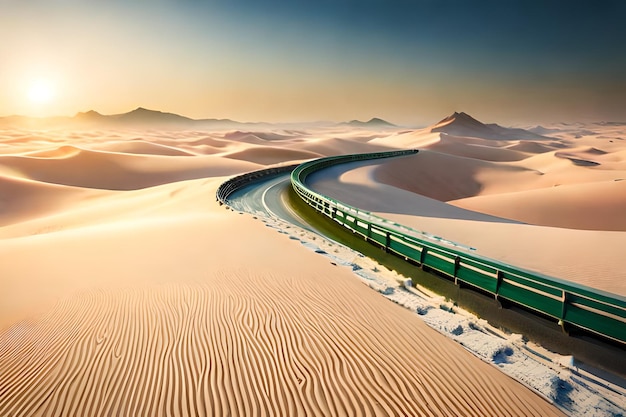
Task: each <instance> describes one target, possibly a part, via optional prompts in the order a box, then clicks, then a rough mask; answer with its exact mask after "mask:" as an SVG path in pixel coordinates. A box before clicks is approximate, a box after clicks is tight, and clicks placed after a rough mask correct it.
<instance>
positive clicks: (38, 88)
mask: <svg viewBox="0 0 626 417" xmlns="http://www.w3.org/2000/svg"><path fill="white" fill-rule="evenodd" d="M54 95H55V91H54V88H53V86H52V84H51V83H50V82H48V81H45V80H37V81H35V82H33V83H32V84H31V85H30V87H29V88H28V100H29V101H30V102H31V103H34V104H46V103H49V102H51V101H52V99H54Z"/></svg>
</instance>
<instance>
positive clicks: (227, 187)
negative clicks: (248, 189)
mask: <svg viewBox="0 0 626 417" xmlns="http://www.w3.org/2000/svg"><path fill="white" fill-rule="evenodd" d="M297 166H298V164H295V165H287V166H282V167H274V168H267V169H262V170H260V171H253V172H248V173H246V174H241V175H237V176H236V177H233V178H231V179H229V180H228V181H226V182H223V183H222V184H220V186H219V187H218V189H217V192H216V193H215V197H216V199H217V201H218V202H219V203H220V206H221V205H222V204H227V203H228V197H230V195H231V194H232V193H234V192H235V191H237V190H238V189H240V188H243V187H245V186H246V185H249V184H250V183H253V182H255V181H258V180H260V179H262V178H266V177H270V176H274V175H279V174H284V173H286V172H291V171H293V170H294V168H296V167H297Z"/></svg>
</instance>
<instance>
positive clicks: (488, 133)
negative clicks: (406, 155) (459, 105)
mask: <svg viewBox="0 0 626 417" xmlns="http://www.w3.org/2000/svg"><path fill="white" fill-rule="evenodd" d="M430 131H431V132H441V133H446V134H448V135H452V136H469V137H475V138H481V139H494V140H523V139H526V140H531V139H533V140H543V139H550V138H548V137H546V136H542V135H539V134H537V133H533V132H530V131H528V130H524V129H517V128H508V127H502V126H500V125H497V124H495V123H491V124H484V123H482V122H479V121H478V120H476V119H474V118H473V117H472V116H470V115H469V114H467V113H463V112H461V113H457V112H455V113H453V114H451V115H450V116H448V117H446V118H445V119H443V120H441V121H439V122H438V123H436V124H435V125H433V126H431V127H430Z"/></svg>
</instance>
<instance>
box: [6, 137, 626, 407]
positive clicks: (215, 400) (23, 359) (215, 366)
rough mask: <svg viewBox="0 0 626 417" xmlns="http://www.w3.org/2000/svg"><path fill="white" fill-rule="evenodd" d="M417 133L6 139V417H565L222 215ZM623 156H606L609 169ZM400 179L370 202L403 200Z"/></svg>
mask: <svg viewBox="0 0 626 417" xmlns="http://www.w3.org/2000/svg"><path fill="white" fill-rule="evenodd" d="M411 134H412V133H408V134H407V133H403V134H398V133H396V132H383V133H381V132H370V131H365V130H359V129H351V128H346V127H342V128H332V129H331V128H325V129H317V130H315V131H305V130H298V131H296V130H280V131H279V132H256V133H254V132H238V131H228V132H201V131H155V130H150V131H148V130H141V131H139V130H137V131H132V130H127V131H71V132H69V131H47V132H44V131H42V132H31V131H22V130H8V129H6V130H4V131H2V132H1V133H0V259H2V266H1V269H2V270H1V272H2V278H1V281H0V285H1V286H2V288H1V290H0V415H2V416H5V415H6V416H32V415H181V416H184V415H227V414H230V415H296V414H297V415H304V414H306V415H476V416H485V415H494V416H501V415H538V416H539V415H541V416H547V415H559V414H561V412H560V411H559V410H558V409H557V408H556V407H555V406H553V405H551V404H550V403H549V402H548V401H546V400H545V399H544V398H543V397H541V396H539V395H537V394H536V393H535V392H533V391H531V390H530V389H528V388H526V387H524V386H523V385H522V384H520V383H519V382H517V381H515V380H513V379H512V378H510V377H508V376H507V375H505V374H504V373H502V372H500V370H498V369H497V368H496V367H494V366H492V365H490V364H488V363H485V362H484V361H482V360H481V359H479V358H478V357H476V356H475V355H473V354H471V353H469V352H468V351H467V350H465V349H464V348H463V347H462V346H461V345H459V344H458V343H456V342H455V341H453V340H451V339H449V338H447V337H445V336H444V335H442V334H440V333H438V332H437V331H435V330H433V329H431V328H430V327H428V326H427V325H426V324H425V323H424V322H423V321H422V320H420V319H419V318H418V316H417V315H416V314H415V313H414V312H412V311H409V310H407V309H405V308H402V307H400V306H398V305H396V304H394V303H391V302H389V301H388V300H386V299H385V298H383V297H382V296H381V295H380V294H378V293H376V292H375V291H372V290H371V289H370V288H368V287H367V286H365V285H363V284H362V282H361V281H360V280H358V279H357V278H355V276H354V274H353V273H352V271H351V270H350V269H349V268H344V267H342V266H337V265H334V264H332V263H331V262H329V260H328V258H326V257H324V256H321V255H319V254H317V253H315V252H314V251H311V250H309V249H308V248H307V247H305V246H304V245H300V244H298V243H297V241H295V239H294V238H293V237H294V236H293V235H292V236H290V235H289V234H288V233H284V232H283V233H277V232H276V230H275V229H273V228H272V227H266V226H267V225H268V224H267V223H263V222H262V221H260V220H259V219H254V218H252V217H251V216H249V215H240V214H237V213H235V212H233V211H229V210H225V209H224V208H223V207H219V206H218V205H217V203H216V202H215V197H214V196H215V190H216V188H217V187H218V185H219V184H220V183H221V182H222V181H224V180H225V179H227V178H228V177H229V176H231V175H234V174H237V173H241V172H246V171H250V170H255V169H260V168H263V167H264V166H267V165H271V164H276V163H287V162H292V161H301V160H306V159H309V158H313V157H318V156H323V155H331V154H339V153H348V152H365V151H374V150H383V149H387V148H390V147H394V146H397V147H402V146H404V145H403V143H402V140H405V139H406V136H407V135H411ZM419 134H420V133H419V132H418V133H417V134H415V135H417V136H415V137H418V139H420V140H422V139H423V137H422V136H419ZM426 136H428V135H426ZM385 137H387V139H386V140H387V141H385ZM568 137H569V136H568ZM400 139H402V140H400ZM431 139H432V138H431ZM431 139H429V140H431ZM566 139H567V138H566ZM566 139H564V141H565V140H566ZM567 140H569V139H567ZM555 141H556V140H555ZM436 143H439V142H437V141H436V140H433V141H432V143H431V145H432V144H436ZM481 146H482V145H481ZM531 150H532V149H531ZM514 151H515V152H517V153H518V154H519V155H520V156H522V154H523V155H526V154H528V155H526V156H527V158H524V159H519V160H517V161H512V162H506V163H505V164H504V165H506V166H507V167H508V166H509V165H511V166H516V165H515V164H520V166H523V167H527V165H523V162H524V161H526V162H527V161H528V159H532V158H534V156H533V155H534V154H532V152H530V151H528V149H526V150H524V149H522V150H514ZM549 152H552V151H549ZM611 154H613V156H612V157H611ZM448 155H452V154H451V153H448ZM620 155H622V154H621V151H619V150H617V149H615V150H611V152H608V151H607V153H606V154H602V156H604V160H605V161H607V162H606V164H607V165H611V164H613V165H614V170H615V171H619V170H620V169H622V168H621V165H620V164H621V159H620ZM625 155H626V154H625ZM463 158H466V157H463ZM555 158H560V157H558V156H555ZM561 159H562V158H561ZM399 161H400V160H398V162H397V163H401V162H399ZM520 161H521V162H520ZM557 162H559V161H557ZM566 162H567V161H566ZM528 163H530V162H528ZM568 163H569V162H568ZM393 164H396V162H393V163H392V164H390V165H385V168H384V169H383V166H381V167H379V168H377V169H378V170H379V171H378V172H377V173H375V174H372V173H371V172H368V173H367V175H362V173H361V174H358V175H357V176H359V178H361V179H360V180H359V181H360V183H359V184H361V185H362V186H364V187H366V188H367V187H369V186H370V185H369V184H371V181H372V178H374V179H376V181H378V182H379V183H381V184H382V183H394V182H393V181H392V179H390V176H393V175H395V174H394V172H395V173H397V172H399V171H398V169H399V168H398V166H396V165H393ZM439 165H440V164H439ZM572 165H573V167H571V168H572V170H583V169H588V168H589V167H588V166H583V165H576V164H572ZM528 166H530V165H528ZM568 167H569V166H568ZM400 168H401V171H402V172H403V173H410V171H409V168H407V167H400ZM368 169H369V168H368ZM439 169H440V170H444V167H442V166H440V167H439ZM506 169H509V168H506ZM534 169H537V168H534ZM442 172H443V171H442ZM481 172H482V171H480V170H478V171H477V173H476V175H475V176H473V177H472V178H474V180H473V181H476V178H483V177H481V176H480V174H481ZM524 172H525V171H524ZM581 172H582V171H581ZM516 173H517V171H516ZM546 175H547V174H546ZM581 175H582V174H581ZM615 175H618V174H615ZM376 176H378V177H376ZM624 177H626V175H624ZM563 178H570V177H569V176H568V175H565V174H563ZM366 180H367V181H366ZM350 181H353V179H350ZM350 181H348V182H350ZM467 181H469V179H467ZM607 181H608V179H607ZM581 182H582V181H581ZM520 183H521V180H520ZM394 187H395V188H399V189H401V188H405V189H406V188H408V187H409V186H408V185H406V184H401V183H399V182H397V181H396V182H395V183H394ZM455 187H456V186H455ZM493 187H494V188H493V189H494V190H496V189H497V187H498V186H497V185H493ZM461 188H463V187H461ZM531 188H532V187H531ZM484 189H488V187H486V186H483V187H482V188H481V190H484ZM529 190H530V191H528V192H530V193H532V191H533V190H534V189H529ZM412 191H420V190H412ZM520 192H523V191H520ZM607 192H608V191H607ZM611 193H612V195H616V196H617V197H616V198H618V197H619V195H620V194H619V192H617V193H616V192H615V190H612V191H611ZM465 194H467V193H465ZM356 195H357V194H356V193H355V194H354V196H356ZM460 195H464V194H463V193H461V194H455V195H454V197H457V198H455V199H454V200H456V201H455V204H456V205H457V206H460V207H463V206H466V205H467V206H471V205H472V204H485V205H489V201H490V200H486V202H481V201H479V200H478V198H477V199H476V201H478V202H477V203H474V202H472V201H470V200H471V199H472V198H473V197H480V196H482V194H481V193H480V192H479V193H474V194H473V195H465V197H463V198H461V197H460ZM493 195H497V193H496V192H495V191H494V193H491V194H489V195H485V197H486V198H487V197H490V196H493ZM431 197H433V198H435V196H431ZM464 198H465V199H467V201H466V202H463V201H462V200H463V199H464ZM541 198H543V196H542V197H541ZM555 198H558V197H555ZM606 198H607V199H609V200H611V198H612V197H611V195H609V196H608V197H606ZM611 201H612V200H611ZM493 206H494V207H498V208H501V207H503V206H504V209H506V204H504V203H502V204H500V202H498V204H493ZM474 208H476V207H474ZM504 209H502V210H504ZM484 211H485V212H489V210H484ZM492 214H493V213H492ZM495 214H497V215H502V213H501V212H500V213H495ZM403 215H406V213H404V214H403ZM409 216H412V214H410V213H409ZM443 217H445V216H443ZM448 220H450V219H448ZM452 220H459V219H452ZM452 220H450V221H452ZM495 224H503V225H504V224H510V223H495ZM559 230H561V229H559ZM562 230H566V229H562ZM610 230H618V231H611V232H606V233H617V234H619V235H620V236H621V234H623V233H626V232H623V226H619V225H618V226H615V227H614V229H610ZM292 233H296V234H297V233H298V232H297V231H292ZM602 233H605V232H604V231H603V232H602ZM331 249H332V248H329V249H328V250H331ZM602 249H603V248H601V247H600V248H599V247H597V246H596V247H591V248H586V249H585V251H586V252H585V253H587V254H595V253H596V252H600V251H601V250H602ZM604 249H606V248H604ZM620 262H624V260H623V259H622V260H620ZM620 265H621V266H622V267H623V264H620ZM612 267H615V270H618V265H609V268H612ZM607 281H611V280H610V279H607Z"/></svg>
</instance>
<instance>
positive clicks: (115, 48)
mask: <svg viewBox="0 0 626 417" xmlns="http://www.w3.org/2000/svg"><path fill="white" fill-rule="evenodd" d="M624 12H626V4H625V3H623V2H619V1H601V2H594V3H587V2H569V1H568V2H565V1H549V2H532V1H511V2H506V4H501V3H500V2H495V1H488V0H484V1H473V2H462V1H441V2H434V1H429V0H422V1H395V2H381V1H375V0H369V1H361V2H353V1H348V0H346V1H343V2H339V3H338V2H331V1H318V2H314V3H313V2H297V3H289V2H287V3H285V2H281V1H277V0H263V1H258V2H247V1H243V0H237V1H228V2H227V1H213V2H210V3H207V4H204V3H203V2H198V1H193V0H185V1H173V0H158V1H153V2H150V3H149V4H147V3H145V2H139V1H125V2H122V1H110V2H106V3H105V2H95V3H93V4H84V3H83V2H80V1H78V0H63V1H59V2H54V4H51V2H47V1H44V0H35V1H31V2H28V3H25V2H22V1H16V0H5V1H4V2H3V16H2V17H0V22H1V23H2V25H0V36H2V37H3V39H5V40H8V41H7V42H4V44H3V45H2V47H1V48H0V51H1V52H2V56H3V65H2V67H1V68H0V115H7V116H8V115H25V116H35V117H43V116H72V115H74V114H76V113H78V112H84V111H88V110H96V111H98V112H100V113H102V114H119V113H124V112H127V111H130V110H131V109H135V108H137V107H144V108H149V109H155V110H160V111H164V112H171V113H176V114H181V115H184V116H187V117H190V118H194V119H201V118H216V119H232V120H240V121H264V122H272V123H281V122H285V123H288V122H301V121H314V120H329V121H330V120H331V121H344V120H352V119H358V120H369V119H371V118H373V117H379V118H382V119H385V120H388V121H390V122H392V123H396V124H400V125H425V124H429V123H432V122H433V121H436V120H439V119H441V117H444V116H445V115H449V114H451V113H453V112H454V111H464V112H466V113H468V114H471V115H472V116H474V117H476V118H477V119H479V120H481V121H485V122H492V121H493V122H497V123H504V124H517V123H542V122H559V121H562V122H573V121H622V120H623V119H624V114H626V98H625V97H626V75H625V74H626V56H624V55H623V54H620V53H619V52H620V47H621V46H622V45H624V44H625V41H626V28H624V27H623V25H622V24H621V16H624Z"/></svg>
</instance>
